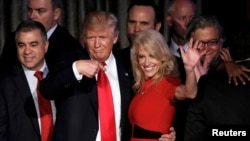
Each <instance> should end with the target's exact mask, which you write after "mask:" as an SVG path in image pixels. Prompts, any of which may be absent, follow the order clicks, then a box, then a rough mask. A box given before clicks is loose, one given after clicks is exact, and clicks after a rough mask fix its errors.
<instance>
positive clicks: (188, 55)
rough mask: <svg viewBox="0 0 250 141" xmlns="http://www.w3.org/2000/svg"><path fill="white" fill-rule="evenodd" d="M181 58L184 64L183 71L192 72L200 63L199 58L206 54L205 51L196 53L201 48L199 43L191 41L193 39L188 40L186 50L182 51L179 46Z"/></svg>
mask: <svg viewBox="0 0 250 141" xmlns="http://www.w3.org/2000/svg"><path fill="white" fill-rule="evenodd" d="M179 48H180V51H181V56H182V60H183V63H184V67H185V70H186V71H187V70H190V71H192V70H194V68H195V67H196V66H197V64H198V63H199V61H200V58H201V57H202V56H203V55H204V54H205V53H206V49H204V50H202V51H198V50H199V49H200V48H201V43H200V42H199V41H195V42H194V41H193V38H191V39H190V40H189V43H188V49H187V51H184V49H183V47H182V46H180V47H179Z"/></svg>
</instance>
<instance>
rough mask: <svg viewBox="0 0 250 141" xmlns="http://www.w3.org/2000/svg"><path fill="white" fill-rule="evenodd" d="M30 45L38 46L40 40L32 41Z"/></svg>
mask: <svg viewBox="0 0 250 141" xmlns="http://www.w3.org/2000/svg"><path fill="white" fill-rule="evenodd" d="M30 46H31V47H36V46H38V42H32V43H31V44H30Z"/></svg>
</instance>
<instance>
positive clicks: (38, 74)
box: [34, 71, 43, 80]
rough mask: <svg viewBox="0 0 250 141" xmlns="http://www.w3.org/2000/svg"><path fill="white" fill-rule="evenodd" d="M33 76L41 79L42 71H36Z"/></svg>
mask: <svg viewBox="0 0 250 141" xmlns="http://www.w3.org/2000/svg"><path fill="white" fill-rule="evenodd" d="M34 76H35V77H36V78H37V79H38V80H42V79H43V72H41V71H36V72H35V74H34Z"/></svg>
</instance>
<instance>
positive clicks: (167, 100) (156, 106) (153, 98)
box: [128, 76, 181, 141]
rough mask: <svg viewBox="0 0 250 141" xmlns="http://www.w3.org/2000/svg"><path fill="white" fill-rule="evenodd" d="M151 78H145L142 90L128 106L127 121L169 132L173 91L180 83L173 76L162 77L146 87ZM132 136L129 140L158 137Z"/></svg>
mask: <svg viewBox="0 0 250 141" xmlns="http://www.w3.org/2000/svg"><path fill="white" fill-rule="evenodd" d="M150 83H152V80H146V81H145V83H144V84H143V88H144V90H145V91H144V90H142V91H141V92H138V93H137V94H136V95H135V97H134V98H133V100H132V101H131V104H130V107H129V113H128V116H129V121H130V123H131V125H132V126H133V127H134V125H138V126H140V127H142V128H143V129H146V130H150V131H156V132H160V133H162V134H165V133H169V128H170V127H171V126H172V122H173V119H174V114H175V105H174V102H173V100H174V93H175V88H176V87H177V86H179V85H180V84H181V83H180V81H179V79H178V78H176V77H174V76H166V77H164V78H163V79H162V80H161V81H160V82H159V83H158V84H157V85H156V86H153V87H148V86H149V85H150ZM133 130H134V128H133V129H132V137H131V141H158V139H142V138H135V137H133Z"/></svg>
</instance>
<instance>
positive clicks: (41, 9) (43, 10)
mask: <svg viewBox="0 0 250 141" xmlns="http://www.w3.org/2000/svg"><path fill="white" fill-rule="evenodd" d="M37 12H38V13H39V14H42V13H45V12H46V9H44V8H39V9H37Z"/></svg>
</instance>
